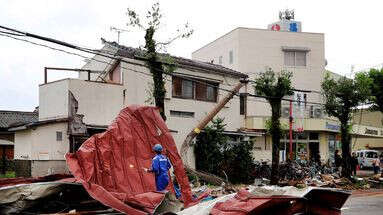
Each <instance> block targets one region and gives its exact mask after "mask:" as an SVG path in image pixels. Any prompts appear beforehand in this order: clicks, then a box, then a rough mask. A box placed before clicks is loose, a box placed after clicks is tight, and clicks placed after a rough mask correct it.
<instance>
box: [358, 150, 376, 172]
mask: <svg viewBox="0 0 383 215" xmlns="http://www.w3.org/2000/svg"><path fill="white" fill-rule="evenodd" d="M355 153H356V157H357V158H358V164H359V167H360V169H364V168H372V160H373V159H374V157H375V156H378V151H375V150H359V151H356V152H355Z"/></svg>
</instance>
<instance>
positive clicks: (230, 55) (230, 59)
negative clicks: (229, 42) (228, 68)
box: [229, 51, 234, 64]
mask: <svg viewBox="0 0 383 215" xmlns="http://www.w3.org/2000/svg"><path fill="white" fill-rule="evenodd" d="M233 58H234V56H233V51H230V52H229V63H230V64H232V63H233V61H234V59H233Z"/></svg>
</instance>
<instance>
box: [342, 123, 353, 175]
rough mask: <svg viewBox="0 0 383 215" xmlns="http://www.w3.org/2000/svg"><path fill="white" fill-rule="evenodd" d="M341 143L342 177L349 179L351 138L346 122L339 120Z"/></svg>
mask: <svg viewBox="0 0 383 215" xmlns="http://www.w3.org/2000/svg"><path fill="white" fill-rule="evenodd" d="M340 131H341V143H342V176H343V177H346V178H351V171H352V168H351V151H350V143H351V139H350V138H351V137H350V133H349V130H348V120H341V126H340Z"/></svg>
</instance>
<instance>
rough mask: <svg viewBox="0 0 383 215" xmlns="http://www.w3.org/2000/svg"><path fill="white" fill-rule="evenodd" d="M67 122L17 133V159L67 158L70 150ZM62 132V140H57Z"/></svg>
mask: <svg viewBox="0 0 383 215" xmlns="http://www.w3.org/2000/svg"><path fill="white" fill-rule="evenodd" d="M67 126H68V125H67V123H51V124H46V125H41V126H38V127H34V128H32V129H28V130H23V131H17V132H16V133H15V160H65V158H64V155H65V153H67V152H68V151H69V139H68V136H67ZM56 132H62V141H57V140H56Z"/></svg>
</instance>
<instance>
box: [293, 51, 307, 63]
mask: <svg viewBox="0 0 383 215" xmlns="http://www.w3.org/2000/svg"><path fill="white" fill-rule="evenodd" d="M295 61H296V62H295V63H296V66H306V52H295Z"/></svg>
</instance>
